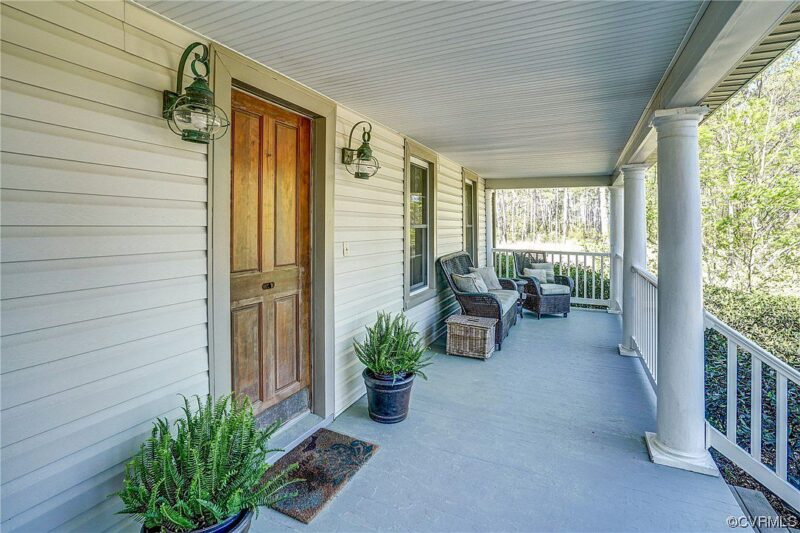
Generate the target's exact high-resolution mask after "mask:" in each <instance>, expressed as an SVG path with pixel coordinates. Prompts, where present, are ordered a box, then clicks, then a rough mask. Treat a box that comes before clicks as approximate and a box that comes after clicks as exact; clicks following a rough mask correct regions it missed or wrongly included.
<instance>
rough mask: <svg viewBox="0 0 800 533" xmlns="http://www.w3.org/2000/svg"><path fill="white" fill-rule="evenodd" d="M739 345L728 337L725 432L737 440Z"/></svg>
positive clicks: (732, 440) (731, 438)
mask: <svg viewBox="0 0 800 533" xmlns="http://www.w3.org/2000/svg"><path fill="white" fill-rule="evenodd" d="M738 351H739V347H738V346H736V343H735V342H733V341H732V340H731V339H728V390H727V405H726V410H727V418H726V422H725V433H726V434H727V436H728V440H730V441H731V442H736V374H737V372H736V371H737V367H738V361H737V357H736V355H737V352H738Z"/></svg>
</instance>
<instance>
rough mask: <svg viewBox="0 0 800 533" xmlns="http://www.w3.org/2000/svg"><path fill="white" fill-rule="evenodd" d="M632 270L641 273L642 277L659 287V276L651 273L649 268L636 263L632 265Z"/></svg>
mask: <svg viewBox="0 0 800 533" xmlns="http://www.w3.org/2000/svg"><path fill="white" fill-rule="evenodd" d="M631 271H632V272H635V273H636V274H639V275H640V276H641V277H643V278H644V279H645V280H646V281H647V282H648V283H650V285H652V286H653V287H655V288H658V278H657V277H655V276H654V275H652V274H651V273H650V272H648V271H647V270H645V269H643V268H640V267H638V266H636V265H632V266H631Z"/></svg>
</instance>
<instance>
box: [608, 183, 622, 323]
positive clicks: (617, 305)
mask: <svg viewBox="0 0 800 533" xmlns="http://www.w3.org/2000/svg"><path fill="white" fill-rule="evenodd" d="M608 190H609V195H610V196H611V220H610V224H609V225H610V228H609V229H610V232H609V241H610V244H611V249H610V252H611V303H610V304H609V308H608V312H609V313H615V314H618V313H619V312H620V311H622V261H621V260H619V258H617V256H618V255H622V253H623V252H622V251H623V248H622V240H623V239H624V237H623V227H624V226H623V223H622V215H623V210H622V187H609V188H608Z"/></svg>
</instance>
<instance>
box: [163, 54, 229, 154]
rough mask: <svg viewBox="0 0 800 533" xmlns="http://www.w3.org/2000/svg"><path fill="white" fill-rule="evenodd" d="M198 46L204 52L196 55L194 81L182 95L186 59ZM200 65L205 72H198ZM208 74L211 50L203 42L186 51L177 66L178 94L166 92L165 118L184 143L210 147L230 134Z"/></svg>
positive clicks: (193, 71) (193, 61)
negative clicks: (215, 141) (209, 52)
mask: <svg viewBox="0 0 800 533" xmlns="http://www.w3.org/2000/svg"><path fill="white" fill-rule="evenodd" d="M198 46H199V47H200V49H201V52H202V53H200V54H198V53H195V54H194V59H193V60H192V63H191V69H192V74H194V81H193V82H192V83H191V85H189V86H188V87H187V88H186V92H185V93H182V92H181V89H182V88H183V69H184V68H185V67H186V60H187V59H188V57H189V54H190V53H191V52H192V50H194V49H195V48H197V47H198ZM198 65H201V66H202V73H201V72H198V70H197V69H198ZM209 74H211V68H210V67H209V66H208V47H207V46H206V45H204V44H203V43H192V44H190V45H189V46H188V47H186V50H184V51H183V55H182V56H181V61H180V63H179V64H178V82H177V84H176V90H175V92H172V91H164V108H163V111H162V115H163V117H164V118H165V119H167V124H168V125H169V129H171V130H172V131H173V132H174V133H176V134H178V135H180V136H181V138H182V139H183V140H184V141H189V142H193V143H201V144H208V143H209V141H213V140H214V139H219V138H220V137H222V136H223V135H225V133H226V132H227V131H228V126H229V125H230V121H229V120H228V117H227V115H226V114H225V111H223V110H222V109H220V108H219V107H217V106H215V105H214V93H213V92H212V91H211V88H210V87H209V86H208V76H209Z"/></svg>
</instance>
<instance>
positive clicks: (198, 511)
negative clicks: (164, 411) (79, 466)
mask: <svg viewBox="0 0 800 533" xmlns="http://www.w3.org/2000/svg"><path fill="white" fill-rule="evenodd" d="M279 425H280V423H279V422H276V423H274V424H272V425H270V426H269V427H267V428H265V429H259V428H258V425H257V423H256V420H255V418H254V416H253V410H252V408H251V406H250V402H249V400H248V399H247V397H243V398H241V399H240V398H238V397H233V396H224V397H222V398H220V399H219V400H217V401H214V400H213V399H212V398H211V397H210V396H208V397H207V398H206V400H205V402H202V401H201V400H200V398H199V397H197V409H196V410H193V409H192V408H191V406H190V404H189V400H188V399H186V398H184V407H183V418H181V419H179V420H178V421H177V422H176V423H175V424H174V426H175V427H174V431H172V432H171V431H170V424H169V423H168V421H167V420H166V419H163V420H162V419H158V420H157V421H156V422H155V423H154V426H153V431H152V435H151V436H150V438H148V439H147V441H145V442H144V444H142V446H141V448H140V449H139V452H138V453H137V454H136V455H135V456H134V457H133V458H132V459H131V461H130V462H129V463H128V464H127V465H126V466H125V479H124V480H123V488H122V490H121V491H119V492H118V493H117V495H118V496H119V497H120V499H122V502H123V504H124V508H123V510H122V511H120V513H123V514H133V515H135V518H136V520H138V521H139V522H142V524H143V525H142V532H143V533H144V532H155V531H159V532H162V533H166V532H185V531H199V532H203V533H211V532H214V533H222V532H237V533H244V532H247V531H248V529H249V528H250V522H251V520H252V518H253V515H254V513H257V512H258V507H259V506H261V505H272V504H274V503H275V502H277V501H279V500H281V499H283V498H287V497H291V496H293V495H292V494H285V495H284V496H282V497H280V496H278V494H279V492H280V491H281V489H283V488H284V487H286V486H287V485H290V484H292V483H294V482H296V481H298V480H296V479H290V477H289V476H290V474H291V472H292V471H294V470H296V469H297V465H296V464H295V465H291V466H290V467H289V468H287V469H285V470H283V471H282V472H279V473H277V474H275V475H271V476H267V475H266V472H267V469H268V468H269V466H270V465H268V464H267V462H266V460H265V458H266V455H267V454H268V453H270V452H272V451H276V450H270V449H269V448H268V447H267V442H268V441H269V439H270V437H271V436H272V435H273V433H275V431H276V430H277V429H278V427H279Z"/></svg>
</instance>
